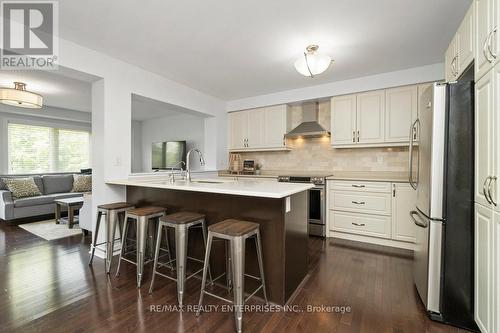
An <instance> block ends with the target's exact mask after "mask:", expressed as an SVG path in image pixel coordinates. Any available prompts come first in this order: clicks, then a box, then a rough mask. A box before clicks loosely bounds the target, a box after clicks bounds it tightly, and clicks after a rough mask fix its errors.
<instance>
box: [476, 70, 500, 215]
mask: <svg viewBox="0 0 500 333" xmlns="http://www.w3.org/2000/svg"><path fill="white" fill-rule="evenodd" d="M497 75H498V71H497V70H496V68H495V70H492V71H489V72H488V73H486V75H485V76H483V77H482V78H481V79H480V80H479V81H478V82H477V83H476V86H475V90H476V92H475V103H476V105H475V136H476V138H475V155H476V156H475V185H474V186H475V188H474V201H475V202H477V203H480V204H482V205H484V206H490V205H491V204H490V202H489V199H488V198H487V197H486V196H485V194H488V185H490V184H489V181H490V179H489V177H491V176H495V175H494V167H495V163H496V162H495V160H496V150H495V142H494V139H495V129H496V131H498V126H495V122H494V119H495V117H494V114H495V110H496V108H497V107H496V105H497V103H496V102H497V101H496V99H498V97H500V94H499V92H500V91H499V90H498V89H500V87H498V88H497V87H496V85H497V84H496V82H495V81H497V79H496V76H497ZM495 95H497V96H498V97H497V98H495ZM495 127H496V128H495ZM491 185H493V186H495V187H496V185H497V182H493V184H491ZM493 192H494V193H492V194H493V195H496V193H497V191H493Z"/></svg>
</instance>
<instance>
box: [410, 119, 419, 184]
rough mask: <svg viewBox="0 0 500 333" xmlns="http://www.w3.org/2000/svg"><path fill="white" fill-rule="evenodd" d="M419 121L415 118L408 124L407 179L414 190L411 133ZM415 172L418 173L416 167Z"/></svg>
mask: <svg viewBox="0 0 500 333" xmlns="http://www.w3.org/2000/svg"><path fill="white" fill-rule="evenodd" d="M418 123H419V120H418V119H416V120H415V121H414V122H413V124H411V126H410V134H409V138H410V144H409V146H408V170H409V171H408V181H409V183H410V185H411V187H413V189H414V190H416V189H417V182H416V181H415V182H414V181H413V138H414V136H413V133H415V131H416V126H417V124H418ZM417 174H418V169H417Z"/></svg>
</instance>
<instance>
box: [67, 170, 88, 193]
mask: <svg viewBox="0 0 500 333" xmlns="http://www.w3.org/2000/svg"><path fill="white" fill-rule="evenodd" d="M90 191H92V175H77V174H74V175H73V189H72V190H71V192H90Z"/></svg>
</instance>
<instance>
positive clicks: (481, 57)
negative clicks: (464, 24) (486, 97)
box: [473, 0, 500, 81]
mask: <svg viewBox="0 0 500 333" xmlns="http://www.w3.org/2000/svg"><path fill="white" fill-rule="evenodd" d="M473 4H474V5H475V7H476V8H475V15H474V16H475V19H474V27H475V29H474V30H475V32H474V34H475V41H476V42H475V79H476V81H477V80H479V79H480V78H481V77H483V76H484V75H485V74H486V73H487V72H488V71H489V70H490V69H491V68H493V66H494V65H495V62H496V56H495V53H496V52H497V50H499V48H498V45H497V44H498V43H499V42H500V40H499V38H498V34H497V31H496V26H497V22H496V21H497V20H498V17H499V15H497V14H496V11H497V10H498V9H499V8H498V7H499V6H498V5H497V4H498V0H475V1H474V3H473Z"/></svg>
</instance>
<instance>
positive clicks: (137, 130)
mask: <svg viewBox="0 0 500 333" xmlns="http://www.w3.org/2000/svg"><path fill="white" fill-rule="evenodd" d="M163 141H186V148H187V149H188V150H189V149H191V148H199V149H200V150H201V151H202V152H203V153H204V155H206V154H207V153H206V152H205V149H204V147H205V118H201V117H197V116H194V115H190V114H180V115H173V116H168V117H163V118H153V119H147V120H143V121H137V120H133V121H132V172H151V145H152V144H153V143H154V142H163ZM191 159H192V160H191V162H192V170H201V169H205V168H201V167H200V165H199V163H197V162H196V159H195V158H193V157H192V158H191Z"/></svg>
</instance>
